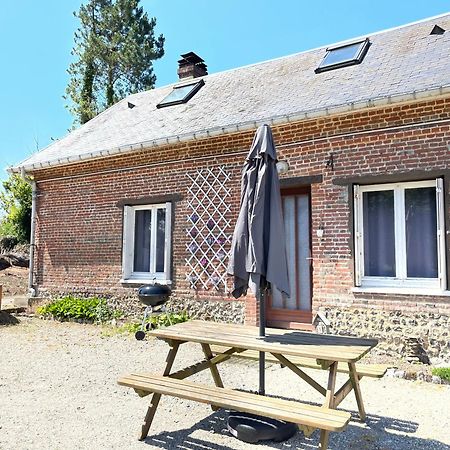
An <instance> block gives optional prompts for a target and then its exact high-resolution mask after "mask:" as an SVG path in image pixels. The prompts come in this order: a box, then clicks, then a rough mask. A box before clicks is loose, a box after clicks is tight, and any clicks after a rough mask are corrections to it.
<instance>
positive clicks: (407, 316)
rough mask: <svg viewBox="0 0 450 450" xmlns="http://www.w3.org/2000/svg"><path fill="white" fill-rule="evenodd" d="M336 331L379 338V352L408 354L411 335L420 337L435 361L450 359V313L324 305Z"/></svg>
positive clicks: (332, 330)
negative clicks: (328, 306)
mask: <svg viewBox="0 0 450 450" xmlns="http://www.w3.org/2000/svg"><path fill="white" fill-rule="evenodd" d="M321 311H322V312H325V315H326V317H327V318H328V320H329V321H330V322H331V329H330V332H331V333H333V334H342V335H355V336H358V337H370V338H377V339H379V341H380V343H379V345H378V347H377V351H378V352H383V353H386V354H387V355H388V356H399V355H400V356H408V355H407V353H408V346H407V341H406V340H407V339H408V338H417V339H418V341H419V343H420V345H421V347H422V348H423V350H424V352H425V354H426V355H427V356H428V357H429V358H430V359H431V360H432V362H439V361H448V362H450V338H449V333H450V315H447V314H441V313H438V312H435V313H432V312H417V313H406V312H404V311H400V310H393V311H386V310H372V309H364V308H323V309H322V310H321Z"/></svg>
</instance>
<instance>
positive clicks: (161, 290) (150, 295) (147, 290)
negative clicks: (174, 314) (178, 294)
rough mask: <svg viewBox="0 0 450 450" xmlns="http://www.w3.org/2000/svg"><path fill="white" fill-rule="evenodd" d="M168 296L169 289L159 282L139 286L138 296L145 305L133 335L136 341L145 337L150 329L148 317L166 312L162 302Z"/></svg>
mask: <svg viewBox="0 0 450 450" xmlns="http://www.w3.org/2000/svg"><path fill="white" fill-rule="evenodd" d="M169 296H170V289H169V288H168V287H167V286H163V285H161V284H148V285H144V286H141V287H140V288H139V290H138V298H139V300H140V301H141V302H142V303H143V304H144V305H146V307H145V311H144V318H143V319H142V325H141V329H140V330H139V331H136V333H135V335H134V336H135V338H136V339H137V340H138V341H142V339H144V338H145V332H146V331H148V330H150V329H151V324H150V323H148V322H147V319H148V317H149V316H152V315H154V314H161V313H164V312H166V310H165V308H164V304H165V303H166V302H167V300H169ZM167 317H169V316H167Z"/></svg>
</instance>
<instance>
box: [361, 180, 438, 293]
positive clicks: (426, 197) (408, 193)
mask: <svg viewBox="0 0 450 450" xmlns="http://www.w3.org/2000/svg"><path fill="white" fill-rule="evenodd" d="M354 213H355V214H354V226H355V284H356V286H360V287H362V288H410V289H412V290H415V289H416V290H419V289H422V290H423V289H428V290H430V289H431V290H439V291H444V290H445V288H446V276H445V273H446V262H445V232H444V230H445V219H444V188H443V180H442V179H441V178H438V179H436V180H429V181H417V182H409V183H392V184H378V185H369V186H360V185H356V186H354Z"/></svg>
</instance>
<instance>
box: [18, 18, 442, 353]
mask: <svg viewBox="0 0 450 450" xmlns="http://www.w3.org/2000/svg"><path fill="white" fill-rule="evenodd" d="M449 30H450V14H446V15H442V16H439V17H435V18H431V19H427V20H424V21H421V22H417V23H413V24H409V25H406V26H403V27H399V28H396V29H391V30H387V31H383V32H380V33H376V34H373V35H369V36H364V37H361V38H356V39H352V40H349V41H346V42H342V43H338V44H335V45H332V46H329V47H327V48H318V49H314V50H311V51H307V52H303V53H299V54H296V55H292V56H288V57H283V58H279V59H276V60H272V61H267V62H263V63H260V64H255V65H251V66H247V67H242V68H238V69H234V70H229V71H226V72H221V73H215V74H210V75H208V74H207V71H206V65H205V63H204V62H203V60H201V59H200V58H199V57H198V56H197V55H195V54H192V53H190V54H186V55H183V57H182V59H181V60H180V67H179V70H178V74H179V76H180V79H179V80H178V81H177V82H176V83H174V84H173V85H169V86H165V87H161V88H158V89H154V90H151V91H147V92H141V93H137V94H133V95H130V96H129V97H127V98H126V99H124V100H122V101H120V102H118V103H117V104H116V105H114V106H113V107H111V108H109V109H108V110H106V111H104V112H103V113H101V114H100V115H98V116H97V117H96V118H94V119H92V120H91V121H90V122H88V123H87V124H85V125H83V126H82V127H80V128H79V129H77V130H75V131H73V132H72V133H70V134H69V135H67V136H65V137H64V138H62V139H60V140H58V141H56V142H54V143H53V144H51V145H50V146H49V147H47V148H45V149H43V150H42V151H40V152H38V153H36V154H33V155H32V156H30V157H29V158H28V159H26V160H25V161H23V162H21V163H20V164H18V165H17V166H15V167H14V168H12V170H13V171H17V172H19V171H21V172H22V173H26V174H27V175H29V176H32V178H33V188H34V194H35V195H34V197H35V198H34V206H35V208H34V217H35V219H34V222H33V223H34V230H33V235H34V238H35V240H34V244H35V245H34V255H33V262H34V265H33V270H32V272H31V276H30V284H31V286H32V288H33V294H34V295H35V296H39V297H45V296H49V295H53V294H56V293H62V292H78V293H84V294H94V293H95V294H103V295H108V296H111V298H113V299H116V300H117V301H118V302H120V303H121V305H122V307H125V306H126V305H136V304H137V302H136V298H135V297H136V294H135V291H136V289H135V288H136V287H137V286H139V285H141V284H142V283H148V282H155V281H156V282H159V283H168V284H170V286H171V288H172V301H171V302H172V307H174V308H180V309H181V308H188V309H190V310H191V311H194V310H195V311H196V312H197V313H198V314H199V315H200V316H201V317H213V318H216V319H221V320H233V321H244V320H245V321H246V322H247V323H256V317H257V311H256V310H257V304H256V302H255V299H254V298H253V297H252V296H250V295H249V296H248V297H247V298H246V299H244V300H239V301H235V300H233V299H232V298H231V297H230V296H229V295H228V293H227V279H226V276H225V267H226V263H227V251H228V250H229V247H230V242H231V235H232V232H233V226H234V222H235V219H236V217H237V212H238V207H239V194H240V171H241V167H242V164H243V160H244V158H245V155H246V153H247V151H248V148H249V146H250V143H251V140H252V137H253V135H254V131H255V129H256V127H257V126H258V125H260V124H262V123H268V124H270V125H271V127H272V130H273V133H274V137H275V142H276V144H277V151H278V156H279V160H280V161H283V164H281V165H280V166H281V168H282V171H281V175H280V177H281V187H282V196H283V205H284V214H285V225H286V234H287V241H288V248H289V267H290V278H291V284H292V290H293V292H294V293H295V295H292V296H291V298H290V299H286V298H282V297H281V296H280V295H274V296H273V298H272V300H271V302H270V304H269V305H268V325H273V326H282V327H298V328H310V327H311V322H312V319H313V316H314V314H315V313H316V312H317V311H319V310H320V311H324V312H325V313H326V315H327V317H328V319H329V320H330V322H331V328H332V331H334V332H342V333H348V332H350V333H356V334H358V335H372V336H378V337H380V338H382V339H384V341H385V346H386V348H387V349H389V350H391V351H399V350H401V349H402V348H403V338H404V337H405V336H417V337H420V338H421V340H422V344H423V346H424V347H425V349H426V350H427V351H428V352H429V354H430V355H431V356H437V355H441V356H442V355H447V356H448V355H450V343H449V338H448V330H449V325H450V289H449V280H450V254H449V246H450V242H449V238H448V234H449V231H446V230H450V217H449V211H450V197H449V196H450V168H449V163H450V147H449V143H450V57H449V55H450V31H449Z"/></svg>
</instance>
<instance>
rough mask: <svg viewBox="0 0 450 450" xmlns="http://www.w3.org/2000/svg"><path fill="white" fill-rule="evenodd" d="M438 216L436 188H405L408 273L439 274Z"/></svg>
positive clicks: (421, 275) (416, 274)
mask: <svg viewBox="0 0 450 450" xmlns="http://www.w3.org/2000/svg"><path fill="white" fill-rule="evenodd" d="M436 220H437V217H436V189H435V188H434V187H428V188H418V189H405V222H406V258H407V276H408V277H421V278H437V276H438V255H437V222H436Z"/></svg>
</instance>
